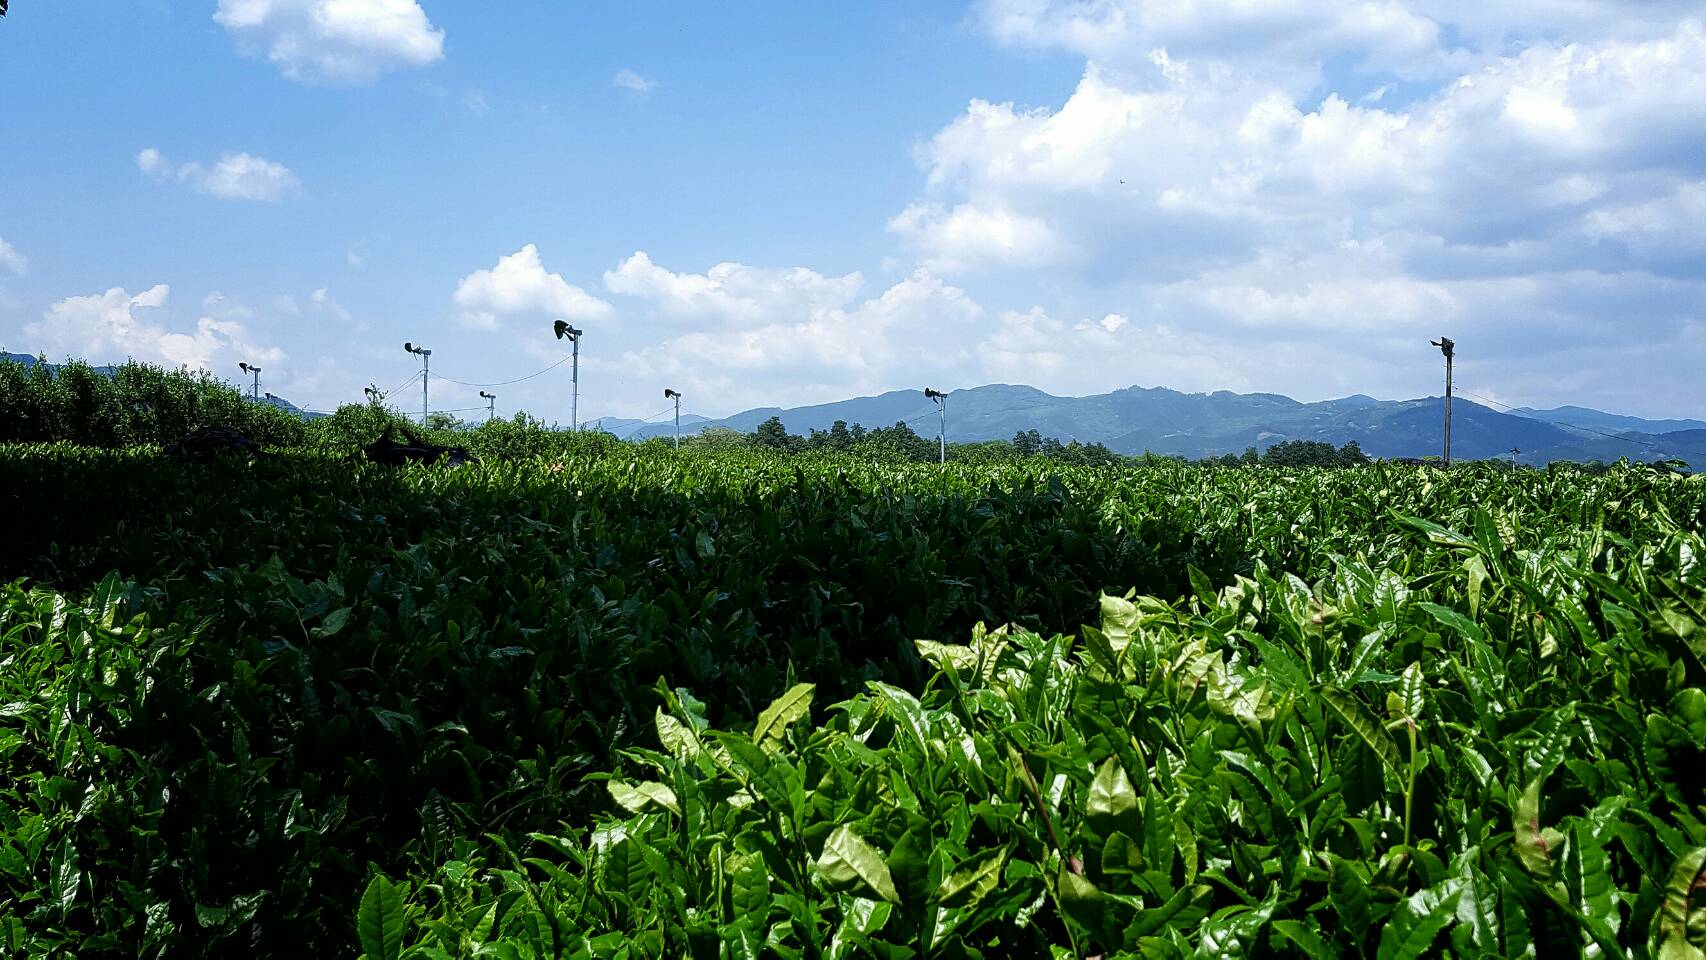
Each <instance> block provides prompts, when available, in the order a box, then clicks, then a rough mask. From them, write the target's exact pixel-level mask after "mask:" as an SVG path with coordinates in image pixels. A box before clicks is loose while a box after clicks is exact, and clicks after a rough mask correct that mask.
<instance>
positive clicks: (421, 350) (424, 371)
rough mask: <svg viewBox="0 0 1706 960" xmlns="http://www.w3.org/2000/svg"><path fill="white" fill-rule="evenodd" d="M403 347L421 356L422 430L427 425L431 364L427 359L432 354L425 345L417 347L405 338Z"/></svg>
mask: <svg viewBox="0 0 1706 960" xmlns="http://www.w3.org/2000/svg"><path fill="white" fill-rule="evenodd" d="M403 349H404V350H407V351H409V352H410V353H418V354H420V357H421V429H423V430H424V429H426V425H427V376H428V373H429V371H430V369H431V366H432V361H431V360H430V359H429V358H430V357H431V356H432V351H431V350H428V349H427V348H426V347H417V346H415V345H414V344H413V343H410V342H408V341H407V340H405V341H403Z"/></svg>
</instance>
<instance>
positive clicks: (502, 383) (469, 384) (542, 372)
mask: <svg viewBox="0 0 1706 960" xmlns="http://www.w3.org/2000/svg"><path fill="white" fill-rule="evenodd" d="M572 359H574V358H573V356H567V357H564V358H563V359H561V360H558V361H557V362H556V363H553V364H551V365H550V366H548V367H546V368H545V369H543V370H540V371H538V372H537V373H530V374H528V375H527V376H525V377H516V378H515V379H514V380H499V381H497V382H496V383H472V382H470V381H467V380H458V379H456V378H455V377H447V376H445V375H444V374H442V373H435V374H433V375H432V378H433V379H434V380H444V381H446V382H448V383H458V384H461V385H462V386H464V387H507V386H509V385H510V384H512V383H521V382H522V381H524V380H532V379H533V378H534V377H540V376H544V375H545V374H547V373H550V372H551V371H552V370H555V369H557V368H558V367H560V366H562V365H563V364H565V363H568V362H569V361H570V360H572Z"/></svg>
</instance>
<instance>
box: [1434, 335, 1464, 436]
mask: <svg viewBox="0 0 1706 960" xmlns="http://www.w3.org/2000/svg"><path fill="white" fill-rule="evenodd" d="M1428 342H1429V343H1431V344H1433V345H1434V346H1436V347H1438V348H1439V352H1440V353H1443V354H1445V465H1446V466H1448V467H1449V466H1451V362H1452V359H1453V358H1454V357H1455V356H1456V353H1457V344H1456V342H1454V341H1453V340H1452V339H1451V338H1450V337H1440V338H1439V339H1438V340H1429V341H1428Z"/></svg>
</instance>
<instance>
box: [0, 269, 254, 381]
mask: <svg viewBox="0 0 1706 960" xmlns="http://www.w3.org/2000/svg"><path fill="white" fill-rule="evenodd" d="M170 292H171V288H169V287H168V286H167V285H165V284H163V283H162V284H158V285H156V286H153V287H150V288H148V289H147V290H144V291H142V292H141V293H137V294H132V293H130V292H128V291H126V290H124V289H122V288H119V287H114V288H112V289H110V290H108V291H106V292H105V293H97V294H91V295H88V296H77V297H67V298H65V299H64V300H61V301H59V302H58V303H55V304H54V305H53V306H52V307H49V308H48V310H47V313H46V314H44V315H43V317H42V319H41V320H39V321H37V322H35V323H31V324H28V325H26V326H25V327H24V336H25V338H26V339H27V340H28V342H29V343H30V344H31V349H32V350H36V351H40V352H42V353H45V354H46V355H47V356H48V357H50V358H59V357H79V358H83V359H87V360H89V361H90V362H92V363H109V362H113V361H116V360H121V359H124V358H131V359H135V360H139V361H143V362H146V363H156V364H160V365H162V366H165V367H168V368H177V367H189V368H191V369H203V370H210V371H214V372H219V373H224V372H226V369H227V368H228V367H235V366H236V364H237V362H238V360H239V359H241V360H245V361H248V362H250V363H259V364H262V365H266V364H276V363H279V362H281V361H282V360H283V359H284V356H285V355H284V352H283V351H282V350H280V349H278V348H277V347H272V346H266V345H262V344H259V343H256V342H254V341H253V340H252V339H251V338H250V336H249V333H248V331H247V330H246V328H245V327H244V325H243V323H242V322H241V321H240V320H237V319H232V318H229V317H219V316H214V315H211V314H212V313H218V312H219V311H218V309H217V308H218V306H219V303H218V297H217V295H214V299H212V300H210V301H209V302H207V303H206V304H205V306H206V308H207V309H209V310H210V315H203V316H201V317H200V318H198V319H197V320H196V322H195V324H194V326H193V328H190V329H188V330H182V329H176V328H175V327H174V326H173V325H172V324H171V323H170V321H169V320H168V319H165V318H159V319H158V320H156V317H157V313H156V312H157V311H159V310H161V308H164V307H165V305H166V299H167V295H168V294H169V293H170Z"/></svg>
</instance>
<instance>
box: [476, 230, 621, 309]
mask: <svg viewBox="0 0 1706 960" xmlns="http://www.w3.org/2000/svg"><path fill="white" fill-rule="evenodd" d="M453 300H454V302H455V304H456V306H457V308H458V309H460V310H461V311H462V317H463V319H464V321H465V322H467V323H469V324H471V325H473V326H478V327H486V328H492V327H496V326H497V323H498V318H499V317H500V316H513V315H526V314H536V315H541V316H547V317H551V318H554V319H563V320H571V321H573V320H599V319H604V318H607V317H610V316H612V315H613V313H614V311H613V310H612V309H611V307H610V304H608V303H606V302H605V301H603V300H600V299H599V298H597V297H595V296H593V295H592V294H590V293H587V292H586V291H585V290H582V289H581V288H580V287H577V286H575V285H574V284H572V283H569V282H568V281H567V280H564V279H563V277H562V274H557V273H549V272H547V271H546V270H545V265H544V264H543V263H541V262H540V260H539V248H538V247H536V246H534V245H533V244H531V243H530V244H527V245H526V246H524V247H522V248H521V249H520V250H517V251H516V252H515V253H512V254H510V255H509V256H506V257H499V258H498V262H497V265H496V266H494V267H492V268H491V269H489V270H476V271H474V272H473V273H470V274H469V275H467V276H466V277H463V278H462V281H461V282H460V283H458V284H457V285H456V293H455V295H454V297H453Z"/></svg>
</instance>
